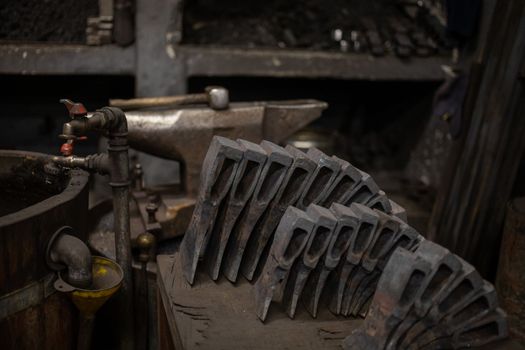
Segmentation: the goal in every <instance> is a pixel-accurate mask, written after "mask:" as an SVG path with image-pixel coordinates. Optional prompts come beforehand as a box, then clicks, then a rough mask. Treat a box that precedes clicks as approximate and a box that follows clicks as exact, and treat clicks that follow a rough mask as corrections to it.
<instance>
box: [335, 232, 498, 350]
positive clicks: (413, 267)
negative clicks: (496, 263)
mask: <svg viewBox="0 0 525 350" xmlns="http://www.w3.org/2000/svg"><path fill="white" fill-rule="evenodd" d="M507 335H508V329H507V322H506V315H505V313H504V312H503V311H502V310H501V309H500V308H499V307H498V301H497V296H496V291H495V289H494V287H493V286H492V285H491V284H490V283H488V282H487V281H484V280H483V279H482V278H481V277H480V275H479V274H478V273H477V272H476V270H475V269H474V268H473V267H472V266H471V265H469V264H467V263H466V262H464V261H463V260H461V258H459V257H457V256H455V255H453V254H451V253H450V252H449V251H448V250H446V249H445V248H443V247H441V246H439V245H437V244H435V243H432V242H429V241H422V242H420V243H419V245H418V247H417V249H416V250H415V251H410V250H406V249H403V248H397V249H396V251H395V252H394V253H393V254H392V257H391V258H390V260H389V261H388V263H387V264H386V266H385V268H384V271H383V274H382V275H381V277H380V280H379V283H378V285H377V290H376V292H375V294H374V297H373V300H372V302H371V306H370V310H369V312H368V314H367V316H366V319H365V321H364V324H363V325H362V326H361V327H360V328H359V329H358V330H356V331H354V332H353V333H352V335H351V336H349V337H347V338H346V339H345V341H344V343H343V347H344V348H345V349H353V348H359V349H371V350H373V349H388V350H393V349H411V350H416V349H459V348H464V347H474V346H481V345H485V344H489V343H491V342H493V341H496V340H501V339H503V338H505V337H507Z"/></svg>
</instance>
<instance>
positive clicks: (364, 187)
mask: <svg viewBox="0 0 525 350" xmlns="http://www.w3.org/2000/svg"><path fill="white" fill-rule="evenodd" d="M356 169H357V168H356ZM357 171H359V173H360V174H361V181H360V182H359V183H358V184H357V185H356V186H355V187H354V189H353V190H352V192H351V193H350V194H349V195H348V198H347V199H346V200H344V202H343V204H344V205H346V206H349V205H350V204H352V203H361V204H364V203H366V202H368V201H369V200H370V199H371V198H372V197H373V196H374V195H376V194H377V193H379V191H380V190H379V187H378V186H377V184H376V182H375V181H374V179H372V177H371V176H370V175H369V174H367V173H365V172H364V171H362V170H359V169H357Z"/></svg>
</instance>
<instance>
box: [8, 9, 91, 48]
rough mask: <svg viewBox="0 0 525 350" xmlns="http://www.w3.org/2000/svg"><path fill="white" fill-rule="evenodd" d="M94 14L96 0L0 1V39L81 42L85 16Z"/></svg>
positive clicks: (83, 33)
mask: <svg viewBox="0 0 525 350" xmlns="http://www.w3.org/2000/svg"><path fill="white" fill-rule="evenodd" d="M97 14H98V2H97V0H81V1H74V0H62V1H61V0H24V1H20V0H4V1H2V6H0V40H5V41H14V42H39V41H43V42H53V43H79V44H83V43H85V41H86V22H87V18H88V17H91V16H96V15H97Z"/></svg>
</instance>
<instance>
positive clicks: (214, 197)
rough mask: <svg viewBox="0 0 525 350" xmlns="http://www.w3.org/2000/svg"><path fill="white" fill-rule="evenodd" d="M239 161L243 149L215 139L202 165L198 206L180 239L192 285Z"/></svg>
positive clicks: (222, 138) (185, 269)
mask: <svg viewBox="0 0 525 350" xmlns="http://www.w3.org/2000/svg"><path fill="white" fill-rule="evenodd" d="M241 158H242V148H241V147H240V146H239V144H237V143H236V142H234V141H231V140H229V139H227V138H224V137H220V136H214V137H213V139H212V142H211V144H210V147H209V149H208V153H207V154H206V157H205V159H204V162H203V164H202V171H201V184H200V188H199V195H198V197H197V203H196V204H195V209H194V211H193V215H192V218H191V222H190V224H189V226H188V230H187V231H186V234H185V235H184V238H183V240H182V244H181V249H180V255H181V263H182V271H183V273H184V277H185V278H186V280H187V281H188V283H190V284H193V281H194V278H195V271H196V269H197V263H198V260H199V256H200V255H201V254H202V253H203V252H204V249H205V245H206V243H207V241H208V237H209V235H210V234H211V229H212V227H213V222H214V221H215V217H216V215H217V210H218V208H219V205H220V203H221V201H222V200H223V199H224V197H225V196H226V194H227V193H228V190H229V189H230V186H231V184H232V182H233V179H234V177H235V173H236V171H237V166H238V164H239V161H240V160H241Z"/></svg>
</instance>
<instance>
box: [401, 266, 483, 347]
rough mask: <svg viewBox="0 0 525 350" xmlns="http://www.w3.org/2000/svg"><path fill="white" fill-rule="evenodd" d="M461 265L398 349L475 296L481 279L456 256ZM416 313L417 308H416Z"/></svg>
mask: <svg viewBox="0 0 525 350" xmlns="http://www.w3.org/2000/svg"><path fill="white" fill-rule="evenodd" d="M456 258H457V259H458V261H459V262H460V264H461V273H460V274H458V277H457V278H456V279H454V281H453V282H452V283H451V284H450V285H449V286H448V287H447V288H446V289H445V290H443V292H442V293H440V295H439V296H437V297H436V300H435V302H434V304H433V305H432V307H431V308H430V309H429V310H428V312H427V313H426V315H424V317H423V316H422V315H420V316H421V318H420V319H419V320H418V321H417V322H416V323H415V324H414V325H413V326H412V327H411V328H410V329H409V330H408V331H407V332H406V334H405V336H404V339H403V341H402V342H401V343H400V344H399V347H400V348H402V349H403V348H407V347H408V345H409V344H411V343H412V342H414V341H415V339H417V338H418V337H419V336H421V334H423V333H424V332H425V330H427V329H429V328H431V327H433V326H435V325H436V324H437V323H438V322H439V321H440V320H441V319H442V318H443V317H444V316H446V315H447V314H448V313H450V312H454V311H455V310H459V309H461V307H462V306H463V305H465V304H466V303H468V301H469V300H470V299H471V298H472V297H474V296H475V295H476V293H477V292H478V291H479V290H480V289H481V288H482V286H483V279H482V278H481V276H480V275H479V273H478V272H477V271H476V269H474V267H473V266H472V265H470V264H468V263H467V262H466V261H464V260H463V259H461V258H460V257H458V256H456ZM416 311H417V308H416Z"/></svg>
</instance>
